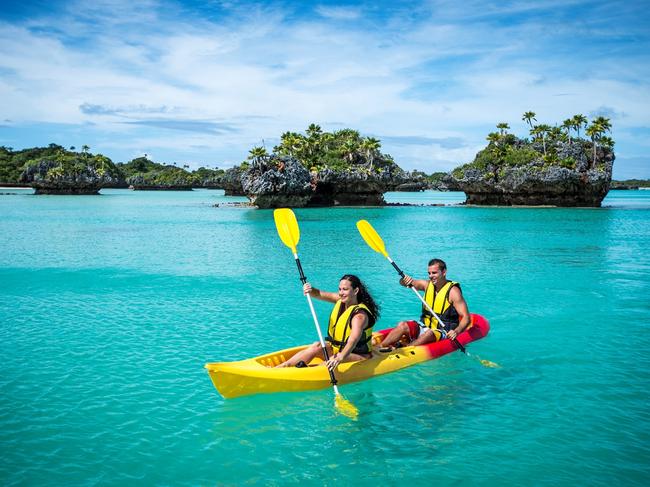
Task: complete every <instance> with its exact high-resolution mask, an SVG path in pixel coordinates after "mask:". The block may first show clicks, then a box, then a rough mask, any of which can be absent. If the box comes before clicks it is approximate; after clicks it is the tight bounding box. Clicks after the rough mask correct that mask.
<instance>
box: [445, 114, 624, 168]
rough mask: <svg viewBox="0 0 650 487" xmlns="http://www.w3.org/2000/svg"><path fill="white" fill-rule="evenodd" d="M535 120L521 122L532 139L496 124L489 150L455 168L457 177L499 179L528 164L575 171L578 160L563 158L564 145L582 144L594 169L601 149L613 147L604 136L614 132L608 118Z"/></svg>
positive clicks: (530, 116)
mask: <svg viewBox="0 0 650 487" xmlns="http://www.w3.org/2000/svg"><path fill="white" fill-rule="evenodd" d="M535 117H536V114H535V112H532V111H528V112H525V113H524V114H523V116H522V120H523V121H524V122H526V123H527V124H528V126H529V127H530V130H529V135H530V139H528V138H523V139H520V138H518V137H517V136H516V135H514V134H512V133H509V132H508V130H510V126H509V125H508V124H507V123H505V122H501V123H499V124H497V126H496V127H497V129H498V131H497V132H491V133H489V134H488V136H487V137H486V140H487V141H488V145H487V147H486V148H485V149H483V150H481V151H480V152H479V153H478V154H477V155H476V158H475V159H474V161H473V162H471V163H469V164H465V165H463V166H460V167H458V168H456V169H455V170H454V171H453V173H454V176H455V177H458V178H462V175H463V173H464V172H465V170H467V169H470V168H474V169H479V170H481V171H488V172H492V173H493V174H494V176H495V177H497V176H498V175H499V174H502V173H503V171H504V169H505V168H507V167H512V166H523V165H529V164H536V165H539V166H540V167H543V166H549V165H558V166H561V167H566V168H569V169H574V168H575V167H576V160H575V159H574V158H573V157H572V156H565V157H563V158H561V157H560V150H559V149H560V148H561V147H562V145H563V144H568V145H569V146H572V145H575V144H579V146H580V147H581V149H582V150H583V151H589V154H590V159H591V161H590V164H591V167H595V166H596V161H597V151H598V148H599V147H603V148H606V149H608V150H612V149H613V148H614V141H613V140H612V139H611V138H610V137H607V136H606V135H605V134H606V133H608V132H611V127H612V126H611V123H610V121H609V119H607V118H605V117H597V118H595V119H594V120H592V122H591V124H589V122H588V120H587V118H586V117H585V116H584V115H579V114H578V115H574V116H573V117H571V118H569V119H566V120H564V121H563V122H562V124H561V125H559V126H558V125H554V126H550V125H548V124H545V123H541V124H536V123H534V122H537V119H536V118H535ZM583 129H584V131H585V132H584V133H585V134H586V135H587V136H588V137H589V140H585V139H582V138H580V131H581V130H583ZM573 133H575V136H573Z"/></svg>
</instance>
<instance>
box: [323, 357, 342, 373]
mask: <svg viewBox="0 0 650 487" xmlns="http://www.w3.org/2000/svg"><path fill="white" fill-rule="evenodd" d="M341 362H343V357H342V356H341V354H340V353H335V354H334V355H332V356H331V357H330V359H329V360H328V361H327V368H328V369H330V370H332V371H333V370H334V369H336V367H338V366H339V364H340V363H341Z"/></svg>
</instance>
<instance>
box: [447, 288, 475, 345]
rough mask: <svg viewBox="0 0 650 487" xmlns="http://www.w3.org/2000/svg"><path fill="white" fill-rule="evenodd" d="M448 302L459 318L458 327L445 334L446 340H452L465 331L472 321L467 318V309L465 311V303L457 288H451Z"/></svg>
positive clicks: (461, 293)
mask: <svg viewBox="0 0 650 487" xmlns="http://www.w3.org/2000/svg"><path fill="white" fill-rule="evenodd" d="M449 302H450V303H451V304H452V306H453V307H454V308H455V309H456V312H457V313H458V316H459V317H460V321H459V323H458V326H457V327H456V328H454V329H453V330H451V331H450V332H449V333H447V338H449V339H451V340H453V339H454V338H456V337H457V336H458V335H460V334H461V333H462V332H463V331H465V329H466V328H467V327H468V326H469V324H470V322H471V321H472V319H471V317H470V316H469V309H467V302H466V301H465V298H464V297H463V292H462V291H461V290H460V288H459V287H458V286H454V287H453V288H451V291H450V292H449Z"/></svg>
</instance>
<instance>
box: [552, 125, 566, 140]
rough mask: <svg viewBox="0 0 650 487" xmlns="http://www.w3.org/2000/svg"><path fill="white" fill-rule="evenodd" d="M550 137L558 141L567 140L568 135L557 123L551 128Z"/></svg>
mask: <svg viewBox="0 0 650 487" xmlns="http://www.w3.org/2000/svg"><path fill="white" fill-rule="evenodd" d="M548 135H549V139H551V140H552V141H553V142H557V141H560V140H561V141H566V137H567V135H566V134H565V133H564V132H562V129H561V128H560V127H558V126H557V125H556V126H554V127H551V130H550V132H549V134H548Z"/></svg>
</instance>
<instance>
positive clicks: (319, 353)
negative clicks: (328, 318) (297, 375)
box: [276, 342, 331, 367]
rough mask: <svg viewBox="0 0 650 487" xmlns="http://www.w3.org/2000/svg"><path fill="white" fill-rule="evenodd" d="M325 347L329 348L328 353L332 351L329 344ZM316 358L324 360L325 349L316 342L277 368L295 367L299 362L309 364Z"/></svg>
mask: <svg viewBox="0 0 650 487" xmlns="http://www.w3.org/2000/svg"><path fill="white" fill-rule="evenodd" d="M325 346H327V347H328V350H327V351H328V352H329V351H330V350H331V348H330V345H329V343H326V344H325ZM315 357H320V358H323V349H322V348H321V346H320V342H314V343H312V344H311V345H310V346H308V347H307V348H305V349H304V350H301V351H300V352H298V353H297V354H295V355H294V356H293V357H291V358H290V359H289V360H287V361H285V362H282V363H281V364H279V365H276V367H294V366H295V365H296V364H297V363H298V362H305V363H306V364H308V363H309V362H311V361H312V359H314V358H315Z"/></svg>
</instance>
